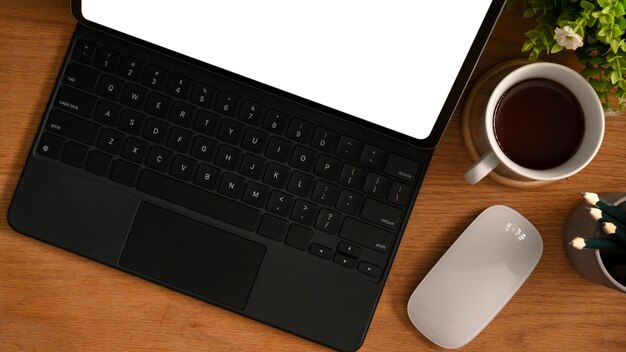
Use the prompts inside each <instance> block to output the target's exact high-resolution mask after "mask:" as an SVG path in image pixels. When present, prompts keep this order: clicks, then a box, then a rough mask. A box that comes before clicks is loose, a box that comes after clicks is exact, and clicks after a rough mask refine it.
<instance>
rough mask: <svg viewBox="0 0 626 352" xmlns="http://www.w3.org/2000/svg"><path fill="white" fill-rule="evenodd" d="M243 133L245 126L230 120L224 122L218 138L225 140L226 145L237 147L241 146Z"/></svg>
mask: <svg viewBox="0 0 626 352" xmlns="http://www.w3.org/2000/svg"><path fill="white" fill-rule="evenodd" d="M242 133H243V125H242V124H240V123H237V122H235V121H232V120H230V119H224V120H222V126H220V130H219V132H218V133H217V138H219V139H221V140H223V141H224V142H226V143H230V144H234V145H237V144H239V137H241V134H242Z"/></svg>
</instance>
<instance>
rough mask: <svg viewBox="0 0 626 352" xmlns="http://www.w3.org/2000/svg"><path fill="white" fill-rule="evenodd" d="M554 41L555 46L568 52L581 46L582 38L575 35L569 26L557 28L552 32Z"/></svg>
mask: <svg viewBox="0 0 626 352" xmlns="http://www.w3.org/2000/svg"><path fill="white" fill-rule="evenodd" d="M554 39H556V43H557V44H559V45H560V46H562V47H564V48H566V49H570V50H576V49H578V48H580V47H581V46H583V37H581V36H580V35H578V34H576V32H574V30H573V29H572V27H570V26H565V27H563V28H558V27H557V28H556V29H555V30H554Z"/></svg>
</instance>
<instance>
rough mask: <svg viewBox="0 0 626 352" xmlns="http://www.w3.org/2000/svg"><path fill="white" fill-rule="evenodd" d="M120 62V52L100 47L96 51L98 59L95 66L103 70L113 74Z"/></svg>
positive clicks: (94, 62)
mask: <svg viewBox="0 0 626 352" xmlns="http://www.w3.org/2000/svg"><path fill="white" fill-rule="evenodd" d="M119 61H120V54H119V53H118V52H116V51H113V50H111V49H107V48H104V47H99V48H98V49H96V57H95V58H94V59H93V65H94V66H95V67H97V68H99V69H101V70H104V71H107V72H111V73H113V72H115V68H116V67H117V64H118V62H119Z"/></svg>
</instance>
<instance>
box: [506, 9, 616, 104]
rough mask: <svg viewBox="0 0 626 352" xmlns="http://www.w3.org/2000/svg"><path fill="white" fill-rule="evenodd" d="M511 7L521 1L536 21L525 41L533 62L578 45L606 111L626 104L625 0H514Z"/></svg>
mask: <svg viewBox="0 0 626 352" xmlns="http://www.w3.org/2000/svg"><path fill="white" fill-rule="evenodd" d="M508 6H509V9H510V8H514V7H516V6H521V7H522V10H523V16H524V17H526V18H535V19H536V21H537V26H536V27H535V28H534V29H531V30H529V31H528V32H526V37H527V38H528V39H527V40H526V42H525V43H524V44H523V45H522V51H523V52H528V53H529V59H530V61H535V60H537V59H538V58H539V56H540V55H541V54H555V53H558V52H561V51H563V50H574V51H575V53H576V56H577V57H578V60H579V61H580V63H581V64H582V65H583V66H584V69H583V70H582V71H581V74H582V75H583V76H584V77H585V78H586V79H587V80H588V81H589V83H590V84H591V85H592V86H593V88H594V89H595V91H596V92H597V93H598V97H599V98H600V100H601V101H602V103H603V105H604V107H605V110H606V111H607V114H612V113H616V111H615V110H614V109H613V108H614V107H619V110H620V111H624V110H625V109H626V78H625V76H626V35H625V31H626V18H625V14H626V0H582V1H578V0H509V1H508ZM611 95H614V96H615V97H616V100H617V104H616V106H615V105H613V104H611V102H610V99H609V98H610V97H611ZM617 113H619V111H617Z"/></svg>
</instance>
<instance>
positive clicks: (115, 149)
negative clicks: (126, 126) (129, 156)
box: [98, 129, 124, 154]
mask: <svg viewBox="0 0 626 352" xmlns="http://www.w3.org/2000/svg"><path fill="white" fill-rule="evenodd" d="M123 141H124V135H123V134H121V133H119V132H116V131H114V130H111V129H105V130H103V131H102V134H101V135H100V141H99V142H98V148H99V149H102V150H104V151H105V152H107V153H110V154H117V153H119V152H120V150H121V149H122V142H123Z"/></svg>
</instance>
